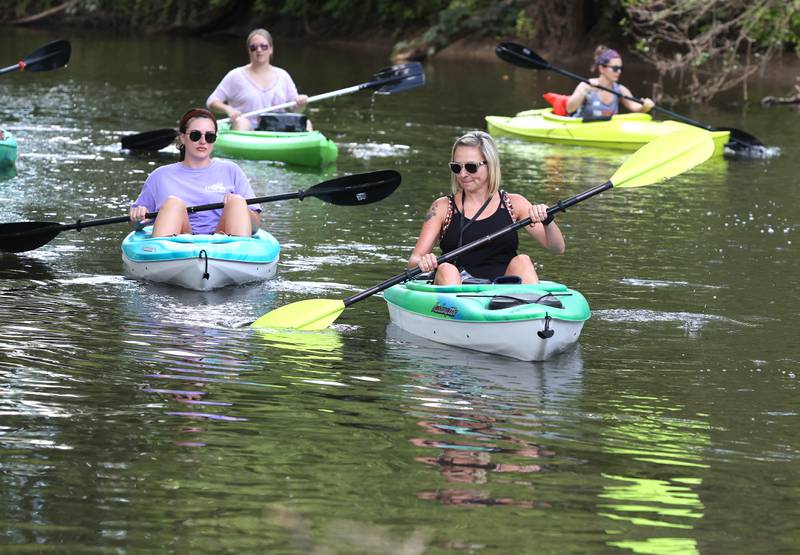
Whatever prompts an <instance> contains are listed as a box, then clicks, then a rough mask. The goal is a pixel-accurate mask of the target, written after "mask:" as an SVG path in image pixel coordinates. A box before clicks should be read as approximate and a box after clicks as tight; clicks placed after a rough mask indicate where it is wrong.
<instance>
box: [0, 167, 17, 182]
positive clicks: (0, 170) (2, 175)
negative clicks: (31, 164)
mask: <svg viewBox="0 0 800 555" xmlns="http://www.w3.org/2000/svg"><path fill="white" fill-rule="evenodd" d="M16 176H17V166H16V164H3V163H0V181H6V180H9V179H13V178H14V177H16Z"/></svg>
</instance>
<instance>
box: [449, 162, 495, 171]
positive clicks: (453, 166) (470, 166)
mask: <svg viewBox="0 0 800 555" xmlns="http://www.w3.org/2000/svg"><path fill="white" fill-rule="evenodd" d="M447 165H448V166H450V171H451V172H453V173H455V174H459V173H461V168H462V167H463V168H464V169H465V170H467V173H475V172H477V171H478V168H480V167H481V166H485V165H486V160H484V161H483V162H467V163H466V164H463V165H462V164H459V163H458V162H450V163H449V164H447Z"/></svg>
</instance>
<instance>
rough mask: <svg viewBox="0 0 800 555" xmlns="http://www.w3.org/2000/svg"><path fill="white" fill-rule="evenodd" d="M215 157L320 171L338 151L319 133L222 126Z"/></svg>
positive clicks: (332, 159) (332, 143) (333, 159)
mask: <svg viewBox="0 0 800 555" xmlns="http://www.w3.org/2000/svg"><path fill="white" fill-rule="evenodd" d="M214 154H216V155H218V156H224V157H226V158H241V159H245V160H275V161H277V162H286V163H287V164H297V165H299V166H311V167H319V166H325V165H328V164H331V163H333V162H335V161H336V158H337V157H338V156H339V149H338V148H337V147H336V143H334V142H333V141H331V140H330V139H328V138H326V137H325V135H323V134H322V133H320V132H319V131H300V132H287V131H232V130H231V129H230V127H229V126H227V125H220V126H219V133H218V135H217V142H216V143H215V144H214Z"/></svg>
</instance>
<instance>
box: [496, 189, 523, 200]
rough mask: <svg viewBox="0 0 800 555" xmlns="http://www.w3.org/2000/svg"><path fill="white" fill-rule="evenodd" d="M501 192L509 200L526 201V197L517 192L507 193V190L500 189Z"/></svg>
mask: <svg viewBox="0 0 800 555" xmlns="http://www.w3.org/2000/svg"><path fill="white" fill-rule="evenodd" d="M501 193H502V194H503V195H505V197H506V198H507V199H508V200H510V201H511V202H528V199H526V198H525V196H524V195H520V194H519V193H509V192H508V191H501Z"/></svg>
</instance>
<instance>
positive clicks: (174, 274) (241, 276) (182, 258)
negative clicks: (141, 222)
mask: <svg viewBox="0 0 800 555" xmlns="http://www.w3.org/2000/svg"><path fill="white" fill-rule="evenodd" d="M152 230H153V228H152V226H147V227H145V228H144V229H142V230H140V231H133V232H131V233H130V234H128V236H127V237H125V239H124V240H123V241H122V261H123V263H124V265H125V273H126V275H128V276H130V277H133V278H136V279H143V280H149V281H155V282H159V283H167V284H170V285H177V286H180V287H185V288H187V289H194V290H195V291H208V290H211V289H216V288H219V287H225V286H228V285H239V284H243V283H250V282H254V281H263V280H266V279H269V278H271V277H273V276H274V275H275V272H276V271H277V269H278V257H279V256H280V250H281V248H280V245H279V244H278V241H277V240H276V239H275V238H274V237H273V236H272V235H270V234H269V233H267V232H266V231H264V230H258V232H257V233H256V234H255V235H252V236H251V237H234V236H230V235H188V234H184V235H176V236H174V237H156V238H154V237H153V236H152V235H151V233H152Z"/></svg>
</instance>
